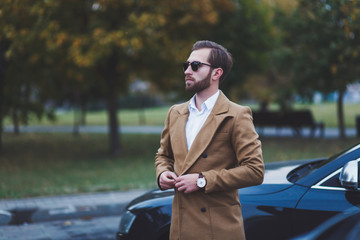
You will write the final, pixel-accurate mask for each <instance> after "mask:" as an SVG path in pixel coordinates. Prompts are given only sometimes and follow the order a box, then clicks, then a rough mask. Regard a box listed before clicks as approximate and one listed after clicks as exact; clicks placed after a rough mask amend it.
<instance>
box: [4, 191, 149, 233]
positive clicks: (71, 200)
mask: <svg viewBox="0 0 360 240" xmlns="http://www.w3.org/2000/svg"><path fill="white" fill-rule="evenodd" d="M147 191H148V190H131V191H125V192H108V193H93V194H88V193H86V194H79V195H70V196H57V197H56V196H55V197H46V198H44V197H38V198H27V199H20V200H19V199H14V200H0V208H2V210H1V209H0V226H4V225H22V224H26V223H39V222H47V221H54V220H64V219H66V220H67V219H80V218H82V219H91V218H94V217H102V216H114V215H120V214H121V213H122V211H123V210H124V208H125V207H126V205H127V204H128V203H129V202H130V201H131V200H133V199H134V198H135V197H137V196H140V195H142V194H143V193H145V192H147Z"/></svg>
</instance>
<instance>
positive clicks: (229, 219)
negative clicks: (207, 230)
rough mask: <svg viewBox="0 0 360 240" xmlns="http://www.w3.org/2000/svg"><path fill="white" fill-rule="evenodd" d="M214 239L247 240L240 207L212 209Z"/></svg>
mask: <svg viewBox="0 0 360 240" xmlns="http://www.w3.org/2000/svg"><path fill="white" fill-rule="evenodd" d="M210 219H211V231H212V236H213V237H212V239H221V240H222V239H227V240H228V239H229V240H231V239H234V240H239V239H240V240H241V239H245V233H244V224H243V219H242V214H241V207H240V205H232V206H226V207H211V208H210Z"/></svg>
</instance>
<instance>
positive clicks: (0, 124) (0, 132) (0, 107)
mask: <svg viewBox="0 0 360 240" xmlns="http://www.w3.org/2000/svg"><path fill="white" fill-rule="evenodd" d="M1 68H2V66H1V62H0V153H1V152H2V150H3V143H2V136H3V129H4V128H3V118H4V114H3V99H4V91H3V89H4V78H3V76H4V75H3V74H2V70H1Z"/></svg>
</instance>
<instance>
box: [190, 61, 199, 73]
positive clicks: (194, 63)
mask: <svg viewBox="0 0 360 240" xmlns="http://www.w3.org/2000/svg"><path fill="white" fill-rule="evenodd" d="M199 66H200V62H196V61H195V62H192V63H191V69H192V70H193V71H194V72H196V71H197V70H198V68H199Z"/></svg>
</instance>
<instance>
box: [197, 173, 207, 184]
mask: <svg viewBox="0 0 360 240" xmlns="http://www.w3.org/2000/svg"><path fill="white" fill-rule="evenodd" d="M196 185H197V186H198V187H199V188H204V187H205V185H206V179H205V178H204V176H203V175H202V173H199V178H198V179H197V181H196Z"/></svg>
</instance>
